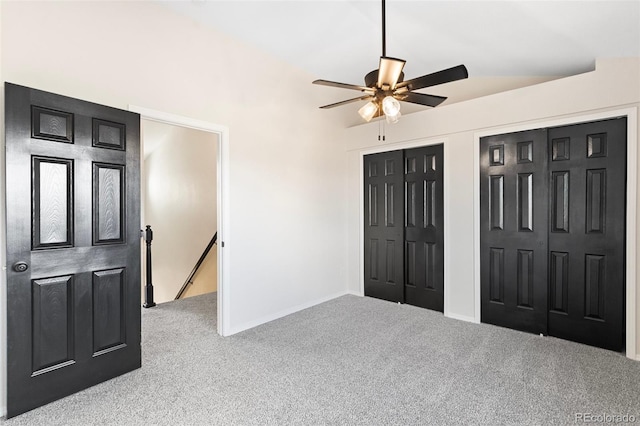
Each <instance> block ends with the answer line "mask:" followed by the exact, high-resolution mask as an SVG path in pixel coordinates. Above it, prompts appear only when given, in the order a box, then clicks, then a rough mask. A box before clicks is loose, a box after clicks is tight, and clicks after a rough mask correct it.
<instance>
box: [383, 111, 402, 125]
mask: <svg viewBox="0 0 640 426" xmlns="http://www.w3.org/2000/svg"><path fill="white" fill-rule="evenodd" d="M400 116H402V114H400V111H398V113H397V114H396V115H387V116H386V117H387V123H389V124H396V123H397V122H398V120H400Z"/></svg>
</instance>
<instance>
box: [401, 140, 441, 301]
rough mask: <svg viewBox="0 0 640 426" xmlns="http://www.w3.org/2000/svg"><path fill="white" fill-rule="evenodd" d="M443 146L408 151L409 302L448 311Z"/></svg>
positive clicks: (406, 164)
mask: <svg viewBox="0 0 640 426" xmlns="http://www.w3.org/2000/svg"><path fill="white" fill-rule="evenodd" d="M442 151H443V148H442V145H432V146H425V147H421V148H414V149H408V150H406V151H405V152H404V162H405V167H404V171H405V175H404V178H405V277H404V279H405V302H406V303H408V304H410V305H415V306H420V307H423V308H428V309H433V310H435V311H440V312H443V310H444V217H443V216H444V212H443V197H442V196H443V194H442V188H443V182H442V178H443V174H442V165H443V161H442V154H443V153H442Z"/></svg>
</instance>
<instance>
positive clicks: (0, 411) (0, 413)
mask: <svg viewBox="0 0 640 426" xmlns="http://www.w3.org/2000/svg"><path fill="white" fill-rule="evenodd" d="M6 415H7V407H5V406H4V405H3V406H2V407H0V418H1V417H4V416H6Z"/></svg>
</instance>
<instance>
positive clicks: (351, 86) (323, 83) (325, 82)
mask: <svg viewBox="0 0 640 426" xmlns="http://www.w3.org/2000/svg"><path fill="white" fill-rule="evenodd" d="M313 84H319V85H320V86H330V87H339V88H340V89H351V90H359V91H361V92H371V93H373V92H375V88H371V87H364V86H356V85H355V84H347V83H338V82H336V81H329V80H315V81H314V82H313Z"/></svg>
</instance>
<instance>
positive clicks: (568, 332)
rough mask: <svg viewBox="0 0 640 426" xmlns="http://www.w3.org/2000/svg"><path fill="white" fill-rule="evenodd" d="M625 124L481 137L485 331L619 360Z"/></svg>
mask: <svg viewBox="0 0 640 426" xmlns="http://www.w3.org/2000/svg"><path fill="white" fill-rule="evenodd" d="M626 128H627V123H626V118H620V119H612V120H605V121H599V122H592V123H584V124H576V125H571V126H563V127H556V128H550V129H548V130H539V131H531V132H520V133H514V134H508V135H498V136H491V137H486V138H482V139H481V141H480V162H481V163H480V178H481V184H480V185H481V186H480V208H481V214H480V226H481V231H480V250H481V265H480V274H481V319H482V322H487V323H491V324H496V325H501V326H505V327H510V328H515V329H518V330H523V331H530V332H534V333H544V334H549V335H551V336H555V337H560V338H563V339H567V340H573V341H576V342H581V343H586V344H589V345H593V346H598V347H602V348H606V349H612V350H616V351H620V350H622V349H623V347H624V330H625V309H624V289H625V218H626V213H625V207H626V198H625V194H626V144H627V140H626Z"/></svg>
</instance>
